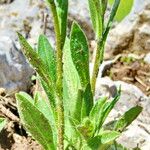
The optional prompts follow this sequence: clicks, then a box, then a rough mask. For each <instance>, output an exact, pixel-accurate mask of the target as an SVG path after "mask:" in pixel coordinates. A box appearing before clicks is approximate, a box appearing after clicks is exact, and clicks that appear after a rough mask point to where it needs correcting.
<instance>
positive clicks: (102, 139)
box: [88, 131, 120, 150]
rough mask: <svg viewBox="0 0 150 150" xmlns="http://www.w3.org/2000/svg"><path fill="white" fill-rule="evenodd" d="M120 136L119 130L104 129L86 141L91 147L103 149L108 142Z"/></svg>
mask: <svg viewBox="0 0 150 150" xmlns="http://www.w3.org/2000/svg"><path fill="white" fill-rule="evenodd" d="M119 136H120V133H119V132H116V131H104V132H103V133H101V134H100V135H98V136H96V137H94V138H91V139H90V140H89V141H88V145H89V146H90V147H91V148H92V149H95V150H96V149H105V148H104V147H105V146H108V144H111V142H113V141H114V140H115V139H116V138H118V137H119Z"/></svg>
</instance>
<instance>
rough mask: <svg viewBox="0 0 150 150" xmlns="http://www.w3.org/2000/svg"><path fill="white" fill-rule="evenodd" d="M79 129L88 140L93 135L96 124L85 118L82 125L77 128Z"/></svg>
mask: <svg viewBox="0 0 150 150" xmlns="http://www.w3.org/2000/svg"><path fill="white" fill-rule="evenodd" d="M77 129H78V130H79V132H80V133H81V134H82V135H83V137H84V138H85V139H86V140H88V139H89V138H91V137H92V135H93V131H94V124H93V123H92V122H91V120H90V119H89V118H85V119H84V120H83V122H82V124H81V125H78V126H77Z"/></svg>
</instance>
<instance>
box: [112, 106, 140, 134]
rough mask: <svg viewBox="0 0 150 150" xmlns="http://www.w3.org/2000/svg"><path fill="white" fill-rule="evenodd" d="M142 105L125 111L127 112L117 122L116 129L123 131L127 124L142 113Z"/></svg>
mask: <svg viewBox="0 0 150 150" xmlns="http://www.w3.org/2000/svg"><path fill="white" fill-rule="evenodd" d="M141 111H142V107H141V106H135V107H133V108H131V109H130V110H128V111H127V112H125V114H124V115H123V116H122V117H121V118H120V119H119V120H118V121H117V122H116V124H115V130H116V131H119V132H122V131H123V130H124V129H125V128H126V127H127V126H129V125H130V124H131V123H132V122H133V121H134V120H135V119H136V118H137V117H138V115H139V114H140V113H141Z"/></svg>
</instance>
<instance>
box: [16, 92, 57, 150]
mask: <svg viewBox="0 0 150 150" xmlns="http://www.w3.org/2000/svg"><path fill="white" fill-rule="evenodd" d="M16 99H17V105H18V111H19V115H20V118H21V121H22V123H23V125H24V126H25V128H26V129H27V130H28V131H29V133H30V134H31V135H32V136H33V137H34V138H35V139H36V140H37V141H38V142H39V143H40V144H41V145H42V146H43V147H44V148H45V149H47V150H55V149H56V145H55V143H54V140H53V133H52V127H51V125H50V123H49V120H48V119H47V118H46V117H45V115H44V114H43V113H42V111H40V110H39V109H38V108H37V107H36V106H35V105H34V104H33V103H32V102H31V100H32V99H31V98H30V97H29V96H28V95H27V96H26V95H25V94H24V93H22V94H16ZM33 102H34V101H33Z"/></svg>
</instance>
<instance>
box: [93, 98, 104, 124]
mask: <svg viewBox="0 0 150 150" xmlns="http://www.w3.org/2000/svg"><path fill="white" fill-rule="evenodd" d="M106 100H107V98H106V97H103V98H101V99H99V100H97V102H96V103H95V105H94V106H93V108H92V110H91V112H90V119H91V120H93V121H94V122H97V119H98V116H99V115H100V113H101V110H102V108H103V105H104V104H105V102H106Z"/></svg>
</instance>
